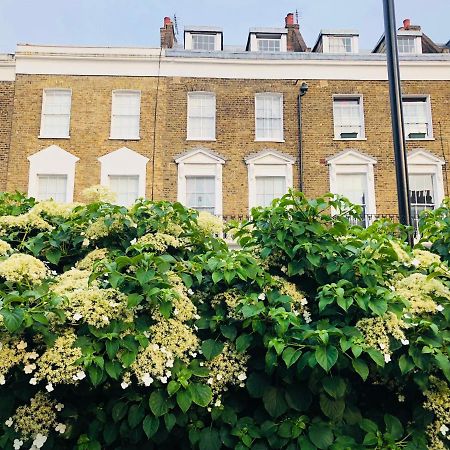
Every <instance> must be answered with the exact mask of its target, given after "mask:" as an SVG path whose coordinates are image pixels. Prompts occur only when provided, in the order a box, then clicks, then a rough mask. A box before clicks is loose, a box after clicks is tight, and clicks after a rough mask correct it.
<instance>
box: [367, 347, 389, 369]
mask: <svg viewBox="0 0 450 450" xmlns="http://www.w3.org/2000/svg"><path fill="white" fill-rule="evenodd" d="M367 353H368V354H369V356H370V357H371V358H372V359H373V360H374V361H375V363H376V364H377V365H378V366H380V367H384V365H385V362H384V356H383V354H382V353H381V352H379V351H378V350H375V349H374V348H369V349H368V350H367Z"/></svg>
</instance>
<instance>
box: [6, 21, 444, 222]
mask: <svg viewBox="0 0 450 450" xmlns="http://www.w3.org/2000/svg"><path fill="white" fill-rule="evenodd" d="M398 40H399V49H400V51H401V75H402V80H403V84H402V88H403V96H404V98H403V102H404V103H403V104H404V112H405V130H406V135H407V145H408V150H409V154H408V165H409V170H410V180H409V181H410V190H411V200H412V204H413V208H414V211H415V212H418V211H420V210H421V209H423V208H433V207H435V206H436V205H438V204H439V203H440V202H441V201H442V199H443V197H444V196H445V195H448V194H449V183H448V170H449V168H448V160H449V158H450V146H449V137H450V115H449V107H450V53H449V50H450V49H449V44H446V45H444V44H442V45H438V44H436V43H434V42H433V41H432V40H431V39H430V38H429V37H428V36H427V35H425V34H424V33H423V32H422V30H421V29H420V27H417V26H413V25H411V24H410V23H409V21H405V22H404V26H403V27H402V28H401V29H400V30H399V32H398ZM225 42H226V40H225V38H224V34H223V31H222V30H221V29H219V28H216V27H186V29H185V32H184V45H180V44H178V42H177V40H176V37H175V34H174V26H173V24H172V21H171V20H170V19H169V18H166V19H165V21H164V26H163V27H162V28H161V47H160V48H87V47H52V46H36V45H18V47H17V49H16V52H15V54H14V55H11V56H4V57H2V58H0V163H1V170H0V188H1V189H6V190H8V191H13V190H20V191H25V192H28V193H29V194H30V195H33V196H35V197H37V198H39V199H44V198H50V197H52V198H54V199H55V200H58V201H67V202H70V201H73V200H77V199H79V197H80V193H81V191H82V190H83V189H84V188H85V187H87V186H90V185H92V184H98V183H102V184H105V185H108V186H110V187H111V188H112V189H113V190H114V191H116V193H117V196H118V202H119V203H121V204H124V205H128V204H130V203H132V202H133V201H134V200H135V199H136V198H138V197H147V198H151V199H155V200H156V199H167V200H179V201H181V202H182V203H184V204H186V205H187V206H191V207H194V208H197V209H200V210H206V211H210V212H212V213H214V214H217V215H223V216H229V215H245V214H248V212H249V209H250V208H251V207H253V206H257V205H267V204H270V202H271V201H272V199H273V198H275V197H279V196H281V195H283V194H284V193H285V192H286V191H287V190H288V189H289V188H290V187H295V188H298V189H301V190H302V191H303V192H305V194H306V195H307V196H310V197H313V196H318V195H322V194H324V193H326V192H330V191H331V192H334V193H339V194H343V195H346V196H347V197H349V198H350V199H351V200H352V201H354V202H355V203H358V204H361V205H363V207H364V210H365V213H366V214H368V215H375V214H395V213H396V212H397V205H396V187H395V186H396V184H395V171H394V157H393V150H392V137H391V122H390V107H389V92H388V83H387V69H386V58H385V54H384V53H383V52H384V39H383V38H381V39H380V41H379V43H378V44H377V45H376V46H375V48H374V50H373V51H372V52H361V51H360V50H359V44H358V33H357V32H356V31H352V30H323V31H322V32H321V34H320V36H319V38H318V40H317V42H316V44H315V45H314V46H313V47H312V48H308V47H307V45H306V43H305V42H304V40H303V38H302V36H301V33H300V30H299V25H298V24H296V23H295V22H294V17H293V15H292V14H289V15H288V16H287V17H286V19H285V27H283V28H252V29H250V31H249V35H248V41H247V43H246V45H245V46H243V47H239V48H236V47H229V46H227V45H225ZM303 83H307V85H308V87H309V89H308V92H307V94H306V95H304V96H302V97H301V98H300V100H299V93H300V90H301V86H302V84H303ZM300 102H301V108H300V107H299V106H300V105H299V103H300ZM300 109H301V111H300ZM300 113H301V114H300ZM300 125H301V133H300ZM300 135H301V138H299V136H300Z"/></svg>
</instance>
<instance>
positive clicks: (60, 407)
mask: <svg viewBox="0 0 450 450" xmlns="http://www.w3.org/2000/svg"><path fill="white" fill-rule="evenodd" d="M55 409H56V411H59V412H61V411H62V410H63V409H64V404H63V403H57V404H56V405H55Z"/></svg>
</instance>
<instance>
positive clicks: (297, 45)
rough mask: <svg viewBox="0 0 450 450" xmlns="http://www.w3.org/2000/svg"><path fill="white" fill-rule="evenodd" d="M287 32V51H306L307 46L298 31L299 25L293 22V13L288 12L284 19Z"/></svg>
mask: <svg viewBox="0 0 450 450" xmlns="http://www.w3.org/2000/svg"><path fill="white" fill-rule="evenodd" d="M284 21H285V23H286V28H287V30H288V32H287V50H288V52H306V51H307V50H308V47H307V46H306V44H305V41H304V40H303V37H302V35H301V33H300V26H299V24H298V23H295V20H294V13H289V14H288V15H287V16H286V18H285V19H284Z"/></svg>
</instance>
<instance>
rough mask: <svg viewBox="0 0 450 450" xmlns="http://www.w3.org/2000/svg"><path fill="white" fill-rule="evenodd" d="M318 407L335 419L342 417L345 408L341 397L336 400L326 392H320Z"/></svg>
mask: <svg viewBox="0 0 450 450" xmlns="http://www.w3.org/2000/svg"><path fill="white" fill-rule="evenodd" d="M320 408H321V410H322V412H323V413H324V414H325V415H326V416H327V417H329V418H330V419H331V420H334V421H337V420H340V419H342V415H343V414H344V410H345V401H344V400H342V399H338V400H336V399H333V398H330V397H328V395H326V394H321V396H320Z"/></svg>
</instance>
